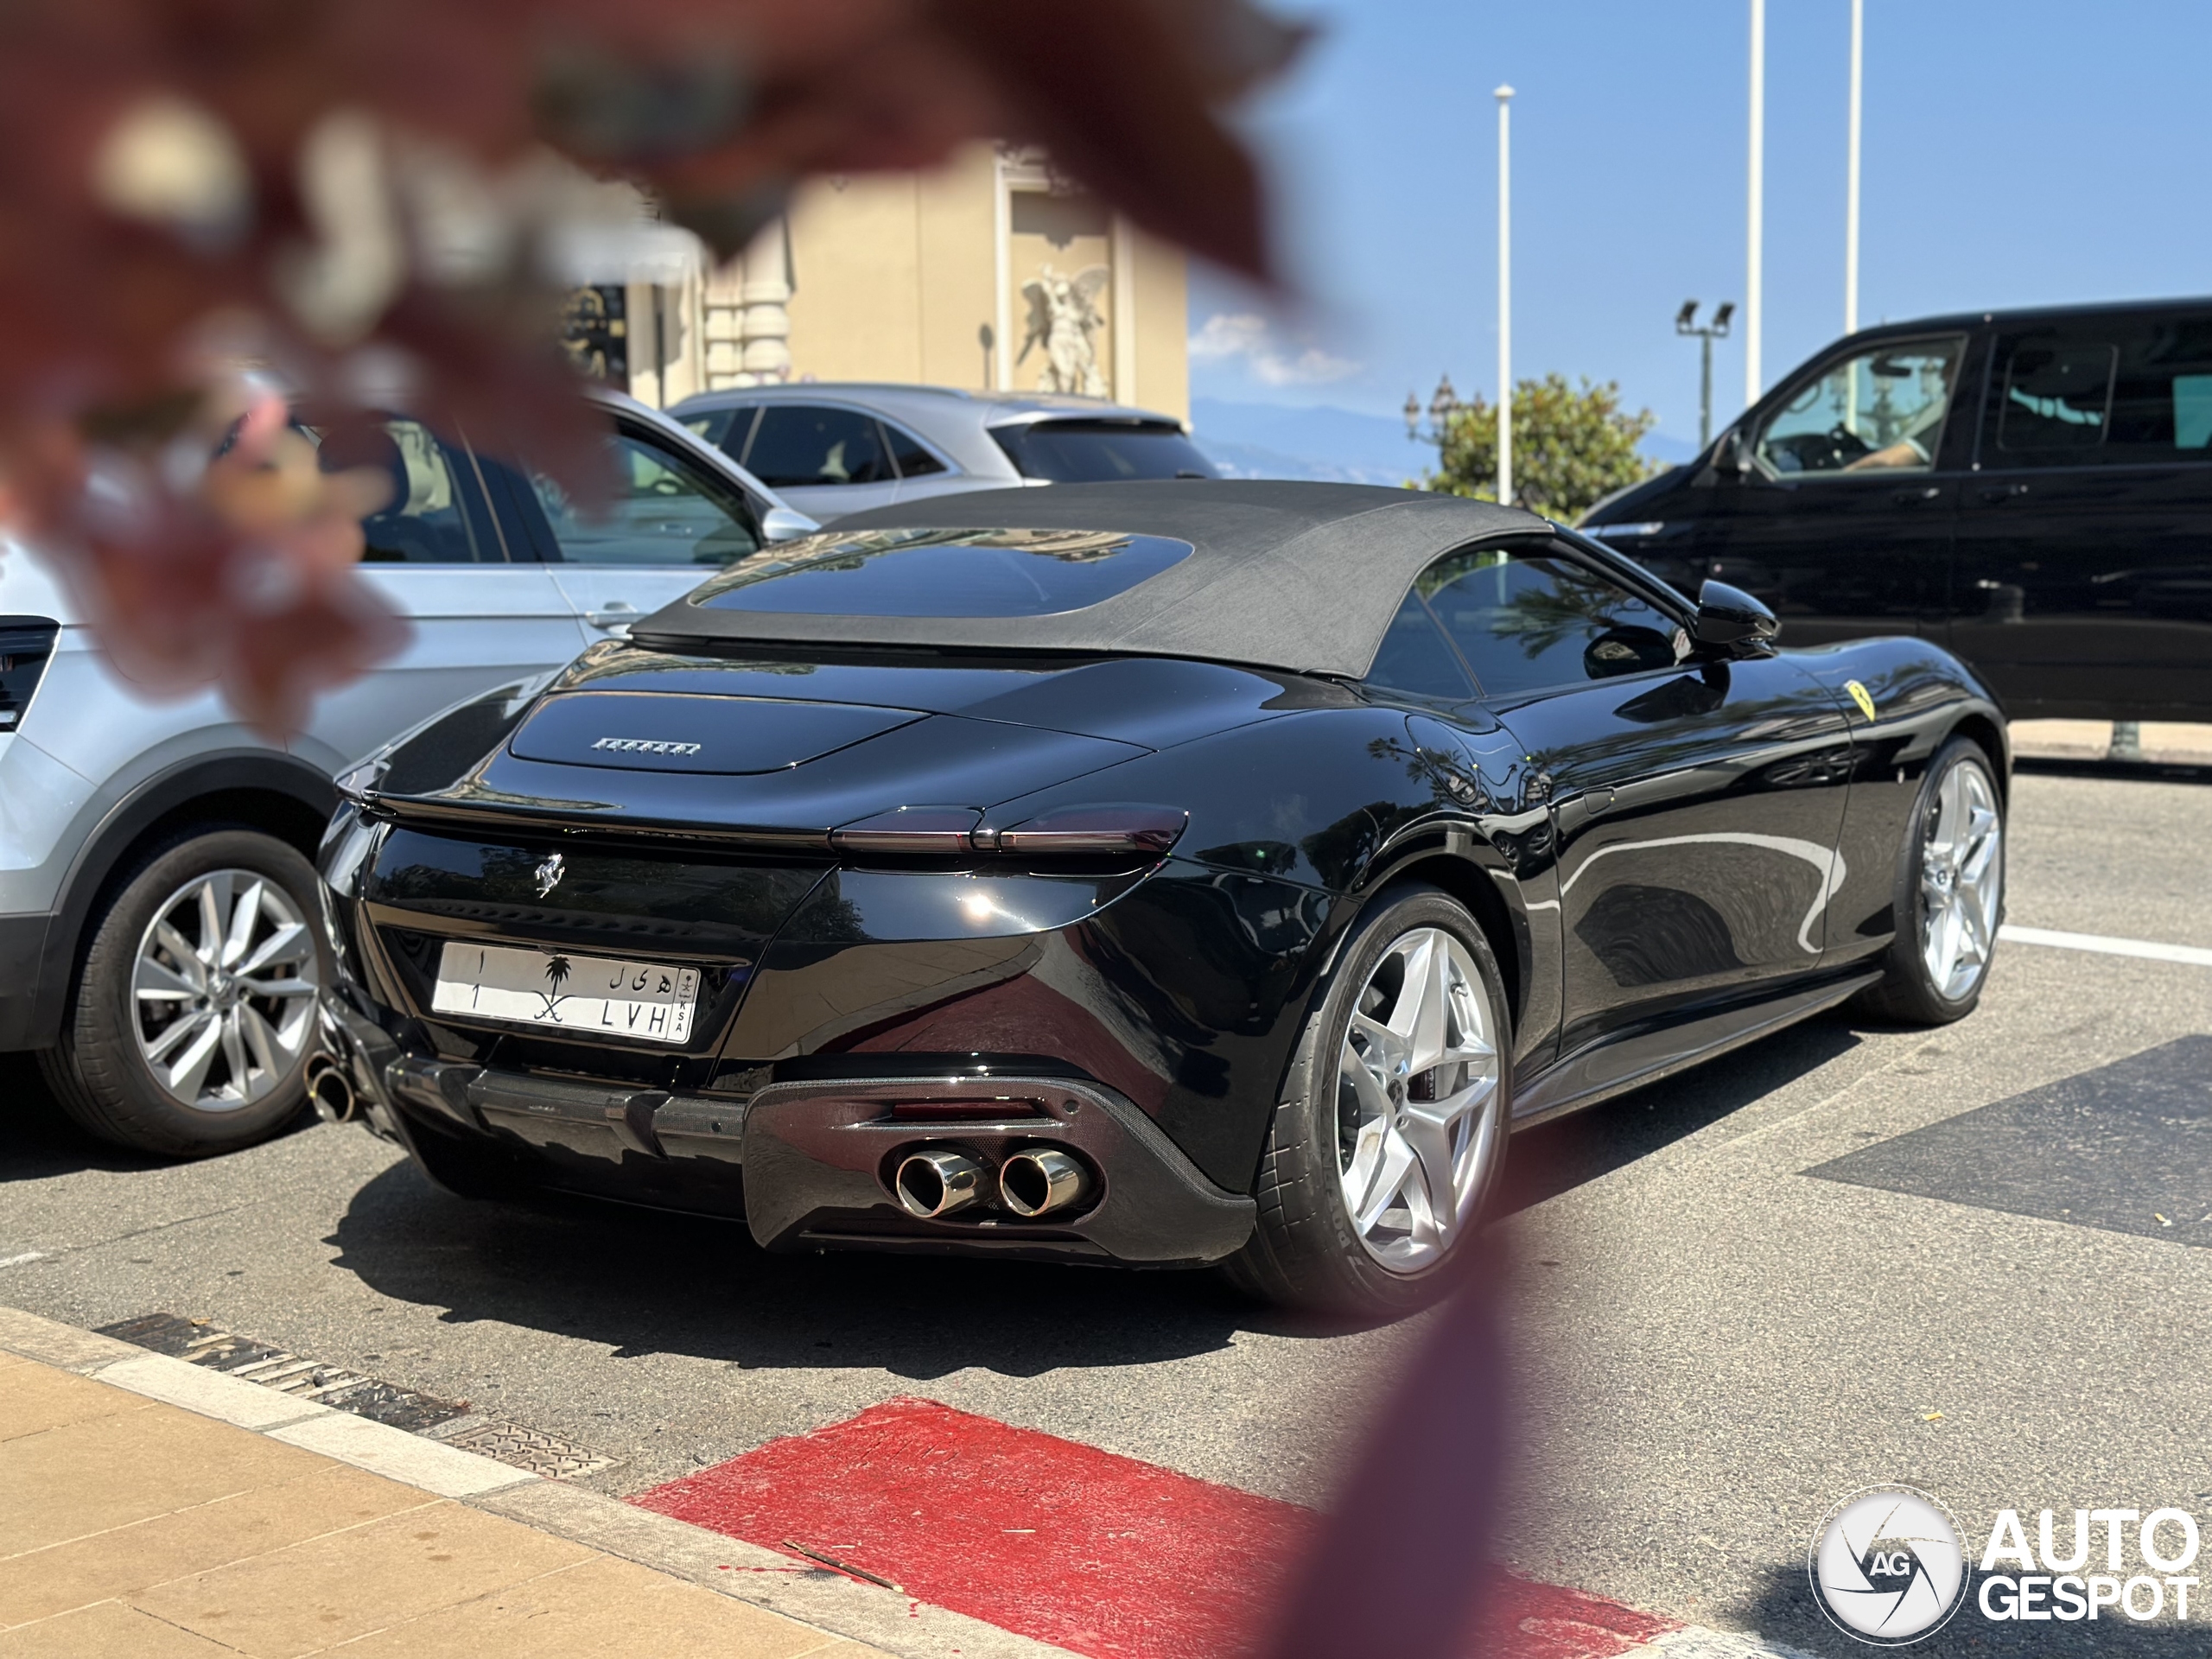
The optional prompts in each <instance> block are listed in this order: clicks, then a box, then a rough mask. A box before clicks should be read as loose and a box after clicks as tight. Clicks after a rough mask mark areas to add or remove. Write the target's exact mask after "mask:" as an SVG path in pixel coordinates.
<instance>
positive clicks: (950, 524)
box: [630, 479, 1546, 678]
mask: <svg viewBox="0 0 2212 1659" xmlns="http://www.w3.org/2000/svg"><path fill="white" fill-rule="evenodd" d="M944 528H960V529H969V530H977V531H982V530H1086V531H1123V532H1127V533H1129V534H1135V535H1150V536H1166V537H1173V538H1175V539H1177V540H1179V541H1184V542H1188V543H1190V544H1191V546H1192V554H1191V556H1189V557H1188V558H1186V559H1184V560H1182V561H1181V562H1180V563H1176V564H1173V565H1171V566H1170V567H1169V568H1167V569H1164V570H1162V571H1160V573H1159V574H1158V575H1154V576H1152V577H1150V578H1148V579H1147V580H1145V581H1143V582H1139V583H1137V584H1136V585H1135V587H1132V588H1128V589H1127V590H1126V591H1124V592H1122V593H1119V594H1114V595H1113V596H1112V597H1110V598H1108V599H1105V600H1102V601H1100V602H1098V603H1096V604H1095V605H1090V606H1087V607H1084V608H1083V609H1081V610H1073V611H1063V612H1060V613H1057V614H1054V615H1050V616H1024V617H967V616H921V617H909V616H826V615H817V614H806V613H798V614H792V613H783V612H767V611H745V610H736V609H728V608H723V606H725V605H727V604H728V600H727V599H725V600H723V601H721V602H720V603H718V604H717V605H715V606H711V607H710V606H708V605H702V604H696V603H694V602H693V601H694V599H696V598H697V597H699V595H696V594H695V595H691V596H688V597H686V598H684V599H682V600H679V601H677V602H676V603H675V604H673V605H670V606H667V607H664V608H662V609H660V610H658V611H656V612H654V613H652V615H651V616H648V617H646V618H645V619H643V620H641V621H639V622H638V623H637V624H636V625H635V626H632V629H631V631H630V637H631V638H632V639H634V640H636V641H637V642H638V643H639V644H640V645H649V646H659V647H665V648H673V649H677V650H681V649H683V648H684V647H685V646H686V645H707V644H714V645H735V644H741V643H743V642H746V641H756V642H759V643H761V644H772V645H845V646H852V645H863V646H864V645H882V646H892V647H897V646H924V647H950V648H955V649H957V648H962V647H966V648H970V649H976V650H984V651H991V650H998V651H1053V652H1112V653H1128V654H1132V655H1138V656H1151V657H1193V658H1205V659H1208V660H1211V661H1215V662H1232V663H1247V664H1254V665H1255V666H1258V667H1263V668H1282V669H1291V670H1294V671H1300V672H1306V673H1319V674H1336V675H1342V676H1344V677H1348V678H1357V677H1360V676H1362V675H1363V674H1365V673H1366V672H1367V669H1368V665H1369V664H1370V663H1371V662H1373V661H1374V659H1375V653H1376V651H1377V650H1378V649H1379V648H1380V647H1381V645H1382V643H1383V633H1384V632H1385V630H1387V629H1388V628H1389V626H1390V619H1391V617H1392V616H1393V615H1394V614H1395V613H1396V611H1397V608H1398V605H1399V601H1402V599H1403V598H1404V597H1405V594H1406V590H1407V588H1409V587H1410V586H1412V584H1413V580H1414V576H1416V575H1419V574H1420V572H1421V569H1422V567H1423V566H1425V565H1427V563H1428V562H1429V561H1430V560H1431V559H1433V558H1435V557H1436V556H1438V555H1440V554H1442V553H1446V552H1449V551H1451V550H1452V549H1454V548H1457V547H1462V546H1465V544H1466V543H1470V542H1473V541H1478V540H1482V539H1484V538H1486V537H1497V536H1502V535H1510V534H1516V533H1522V534H1525V533H1527V532H1529V531H1541V530H1543V529H1544V528H1546V525H1545V522H1544V520H1542V519H1541V518H1537V517H1536V516H1535V514H1533V513H1529V512H1522V511H1520V510H1519V509H1518V508H1513V507H1500V506H1498V505H1496V504H1494V503H1492V502H1488V501H1470V500H1466V499H1462V498H1460V497H1457V496H1449V495H1428V494H1424V493H1420V492H1417V491H1412V490H1392V489H1378V488H1375V487H1372V486H1367V485H1359V484H1303V483H1277V482H1265V481H1257V480H1195V479H1179V480H1163V481H1160V482H1147V483H1131V484H1056V485H1052V486H1049V487H1046V488H1033V489H1015V490H988V491H980V492H976V493H969V494H953V495H939V496H932V497H929V498H927V499H923V500H920V501H915V502H912V503H909V504H906V505H899V506H893V507H882V508H878V509H876V510H874V511H873V512H857V513H854V514H852V515H851V516H850V517H849V518H840V519H839V520H837V522H836V524H835V525H833V526H832V527H831V528H830V529H829V531H825V532H823V534H824V536H825V537H829V538H831V539H834V538H835V537H839V536H842V535H845V534H847V533H849V532H851V531H862V530H937V529H944ZM711 590H712V584H709V588H708V589H705V590H702V592H709V593H710V592H711Z"/></svg>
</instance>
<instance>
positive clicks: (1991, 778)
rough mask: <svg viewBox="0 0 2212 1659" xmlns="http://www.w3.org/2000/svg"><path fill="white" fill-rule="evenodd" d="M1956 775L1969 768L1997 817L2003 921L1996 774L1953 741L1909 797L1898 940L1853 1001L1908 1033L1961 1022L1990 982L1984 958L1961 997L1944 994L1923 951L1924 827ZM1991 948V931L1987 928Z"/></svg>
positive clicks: (1983, 757)
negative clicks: (1911, 1029)
mask: <svg viewBox="0 0 2212 1659" xmlns="http://www.w3.org/2000/svg"><path fill="white" fill-rule="evenodd" d="M1961 767H1968V768H1972V769H1974V771H1977V772H1979V773H1980V778H1981V781H1982V783H1983V785H1985V786H1986V789H1987V791H1988V793H1989V797H1990V799H1991V800H1992V801H1993V804H1994V806H1995V810H1996V813H1997V824H1998V830H1999V834H1998V838H1997V845H1996V848H1995V859H1996V861H1997V866H1998V868H1997V880H1998V895H1999V898H1998V905H1999V910H1998V919H1999V921H2001V920H2002V919H2003V914H2004V912H2003V903H2004V899H2003V895H2004V880H2005V870H2004V859H2005V835H2004V833H2003V831H2004V829H2005V796H2004V793H2003V791H2001V790H2000V789H1999V787H1998V783H1997V771H1996V767H1995V766H1993V764H1992V762H1991V760H1990V757H1989V755H1988V753H1987V752H1986V750H1984V749H1983V748H1982V747H1981V746H1980V744H1978V743H1976V742H1974V741H1973V740H1972V739H1971V738H1966V737H1954V738H1952V739H1951V740H1950V741H1948V742H1947V743H1945V744H1944V745H1943V747H1942V748H1940V749H1938V750H1937V751H1936V756H1935V758H1934V759H1933V760H1930V761H1929V764H1928V771H1927V773H1926V775H1925V776H1924V777H1923V778H1922V779H1921V782H1920V793H1919V794H1918V795H1917V796H1916V797H1915V798H1914V801H1913V807H1912V812H1911V814H1910V817H1907V818H1906V820H1905V826H1904V845H1903V846H1901V847H1900V848H1899V849H1897V890H1896V894H1895V898H1894V899H1893V903H1894V905H1895V910H1894V912H1893V913H1894V914H1895V915H1896V917H1897V935H1896V937H1895V938H1892V939H1891V941H1890V948H1889V949H1888V950H1887V951H1885V953H1884V954H1883V956H1882V958H1881V963H1882V968H1883V975H1882V977H1881V979H1880V980H1879V981H1878V982H1876V983H1875V984H1872V985H1870V986H1868V987H1867V988H1866V990H1864V991H1863V992H1861V993H1860V994H1859V1006H1860V1007H1863V1008H1865V1009H1866V1011H1867V1012H1868V1013H1870V1014H1877V1015H1879V1016H1880V1017H1882V1018H1884V1019H1887V1020H1896V1021H1897V1022H1898V1023H1900V1024H1903V1025H1910V1026H1947V1025H1949V1024H1950V1023H1951V1022H1952V1021H1953V1020H1961V1019H1964V1018H1965V1017H1966V1016H1967V1014H1971V1013H1973V1012H1974V1006H1975V1005H1976V1004H1977V1003H1979V1002H1980V1001H1981V991H1982V987H1983V986H1985V985H1986V984H1987V983H1988V982H1989V969H1990V966H1991V958H1990V957H1983V959H1982V961H1981V963H1980V971H1979V972H1977V973H1976V974H1975V975H1974V980H1973V982H1972V983H1971V984H1970V985H1967V986H1966V987H1965V988H1963V989H1955V990H1952V991H1950V992H1948V993H1947V991H1946V988H1944V987H1943V986H1941V985H1938V984H1937V983H1936V978H1935V976H1934V974H1933V972H1932V971H1931V970H1930V969H1929V964H1928V961H1927V958H1926V956H1925V954H1924V950H1923V944H1924V932H1925V930H1926V928H1927V925H1928V914H1929V911H1928V894H1927V891H1926V888H1925V887H1924V885H1923V881H1922V874H1923V868H1924V867H1925V861H1926V854H1927V842H1928V836H1929V829H1930V827H1931V825H1932V824H1933V823H1934V822H1935V821H1936V815H1937V814H1938V813H1939V811H1940V810H1941V806H1942V795H1943V790H1944V786H1945V785H1946V783H1947V782H1948V780H1949V779H1950V778H1951V776H1952V774H1953V773H1955V772H1958V771H1959V770H1960V769H1961ZM1989 931H1990V936H1991V940H1992V944H1994V940H1995V936H1996V925H1995V924H1994V923H1993V924H1991V925H1990V929H1989Z"/></svg>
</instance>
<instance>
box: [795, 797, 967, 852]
mask: <svg viewBox="0 0 2212 1659" xmlns="http://www.w3.org/2000/svg"><path fill="white" fill-rule="evenodd" d="M982 821H983V815H982V813H981V812H978V811H976V810H975V809H974V808H973V807H968V806H902V807H900V808H899V810H897V811H896V812H883V813H879V814H878V815H877V816H875V817H872V818H862V819H861V821H860V822H859V823H849V824H846V825H845V826H844V827H843V828H842V829H832V830H831V831H830V832H829V844H830V845H831V846H832V847H835V848H836V849H838V851H840V852H846V853H900V854H906V855H910V856H915V855H918V856H922V857H930V856H937V857H957V856H958V855H961V854H963V853H966V852H971V851H973V850H974V849H975V845H976V842H975V829H976V825H977V824H979V823H982Z"/></svg>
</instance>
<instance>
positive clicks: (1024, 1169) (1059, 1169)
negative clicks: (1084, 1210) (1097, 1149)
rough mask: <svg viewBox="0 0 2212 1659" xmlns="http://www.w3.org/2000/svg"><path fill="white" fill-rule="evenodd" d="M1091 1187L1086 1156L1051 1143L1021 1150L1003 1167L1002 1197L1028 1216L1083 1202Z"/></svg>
mask: <svg viewBox="0 0 2212 1659" xmlns="http://www.w3.org/2000/svg"><path fill="white" fill-rule="evenodd" d="M1089 1192H1090V1171H1089V1170H1088V1169H1085V1168H1084V1166H1083V1163H1082V1160H1079V1159H1077V1158H1073V1157H1071V1156H1070V1155H1069V1154H1066V1153H1065V1152H1056V1151H1054V1150H1053V1149H1052V1147H1030V1148H1029V1149H1028V1150H1027V1151H1025V1152H1017V1153H1015V1154H1014V1156H1013V1157H1011V1158H1009V1159H1007V1160H1006V1162H1005V1163H1004V1164H1002V1165H1001V1166H1000V1167H999V1197H1001V1198H1003V1199H1005V1200H1006V1207H1007V1209H1009V1210H1011V1211H1014V1214H1015V1215H1017V1216H1020V1217H1024V1218H1025V1219H1028V1220H1034V1219H1035V1218H1036V1217H1039V1216H1049V1215H1052V1214H1053V1213H1054V1212H1055V1211H1061V1210H1065V1209H1067V1208H1069V1207H1070V1206H1071V1205H1077V1204H1080V1203H1082V1202H1083V1200H1084V1196H1085V1195H1086V1194H1087V1193H1089Z"/></svg>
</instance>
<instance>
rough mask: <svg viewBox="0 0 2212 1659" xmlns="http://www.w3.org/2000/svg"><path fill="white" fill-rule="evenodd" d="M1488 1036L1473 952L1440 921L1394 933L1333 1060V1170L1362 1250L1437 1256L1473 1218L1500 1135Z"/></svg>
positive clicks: (1406, 1264) (1394, 1266)
mask: <svg viewBox="0 0 2212 1659" xmlns="http://www.w3.org/2000/svg"><path fill="white" fill-rule="evenodd" d="M1496 1042H1497V1032H1496V1030H1495V1028H1494V1027H1493V1024H1492V1020H1491V1009H1490V1000H1489V997H1488V996H1487V995H1485V993H1484V989H1483V982H1482V976H1481V974H1480V973H1479V972H1478V969H1476V967H1475V961H1474V957H1473V955H1472V953H1471V952H1470V951H1469V950H1468V949H1467V947H1466V946H1465V944H1461V943H1460V942H1459V940H1458V939H1457V938H1453V937H1452V935H1451V934H1449V933H1447V932H1446V931H1444V930H1443V929H1441V928H1435V927H1417V928H1414V929H1413V930H1412V931H1409V932H1407V933H1405V934H1402V935H1401V936H1400V937H1399V938H1397V939H1395V940H1394V941H1393V942H1392V944H1391V945H1390V948H1389V950H1387V951H1385V952H1384V953H1383V959H1382V961H1380V962H1378V963H1376V965H1375V969H1374V971H1373V972H1372V973H1370V975H1369V976H1368V977H1367V983H1366V985H1365V986H1363V988H1361V991H1360V994H1359V1000H1358V1001H1357V1002H1356V1003H1355V1004H1354V1005H1353V1007H1352V1016H1351V1028H1350V1029H1349V1030H1348V1031H1347V1032H1346V1033H1345V1035H1344V1050H1343V1052H1342V1053H1341V1054H1340V1055H1339V1056H1338V1063H1337V1175H1338V1180H1339V1181H1340V1182H1341V1183H1342V1185H1343V1189H1344V1211H1345V1213H1346V1214H1348V1215H1349V1216H1350V1217H1351V1224H1352V1228H1353V1230H1354V1231H1356V1232H1357V1234H1358V1235H1359V1241H1360V1243H1362V1244H1363V1245H1364V1246H1366V1248H1367V1252H1368V1254H1369V1255H1371V1256H1373V1257H1374V1258H1375V1259H1376V1261H1377V1262H1381V1263H1382V1264H1383V1266H1384V1267H1385V1268H1389V1269H1390V1270H1391V1271H1393V1272H1395V1273H1414V1272H1418V1271H1419V1270H1421V1268H1426V1267H1428V1266H1430V1265H1431V1264H1433V1262H1436V1261H1438V1260H1439V1259H1440V1257H1441V1256H1442V1255H1444V1253H1445V1251H1446V1249H1449V1248H1450V1247H1451V1245H1452V1241H1453V1240H1454V1239H1455V1238H1456V1237H1457V1236H1459V1229H1460V1228H1461V1227H1462V1226H1464V1225H1465V1224H1466V1223H1467V1222H1468V1221H1469V1220H1471V1218H1472V1212H1473V1210H1474V1207H1475V1205H1476V1203H1477V1202H1478V1199H1479V1198H1480V1197H1481V1194H1482V1192H1483V1189H1484V1187H1485V1186H1486V1185H1488V1179H1487V1178H1488V1175H1489V1172H1490V1167H1491V1163H1492V1161H1493V1160H1495V1159H1496V1157H1497V1153H1498V1149H1499V1142H1500V1141H1501V1139H1502V1131H1501V1127H1500V1125H1501V1112H1502V1105H1503V1103H1502V1102H1501V1101H1500V1100H1499V1098H1498V1093H1497V1077H1498V1058H1497V1047H1496Z"/></svg>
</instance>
